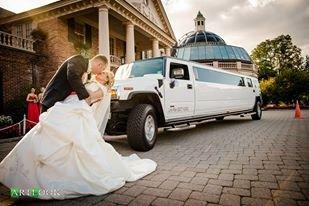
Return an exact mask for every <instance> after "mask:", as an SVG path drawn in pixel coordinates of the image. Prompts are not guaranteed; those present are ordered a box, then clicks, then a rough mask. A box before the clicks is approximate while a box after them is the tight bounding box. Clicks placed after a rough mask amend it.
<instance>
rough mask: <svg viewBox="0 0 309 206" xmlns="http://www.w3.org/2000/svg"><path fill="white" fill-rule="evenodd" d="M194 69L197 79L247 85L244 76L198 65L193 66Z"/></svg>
mask: <svg viewBox="0 0 309 206" xmlns="http://www.w3.org/2000/svg"><path fill="white" fill-rule="evenodd" d="M193 69H194V74H195V78H196V80H197V81H201V82H210V83H217V84H228V85H234V86H241V87H245V86H246V85H245V81H244V78H243V77H240V76H237V75H233V74H227V73H223V72H217V71H214V70H210V69H203V68H198V67H193Z"/></svg>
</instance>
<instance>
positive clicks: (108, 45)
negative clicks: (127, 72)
mask: <svg viewBox="0 0 309 206" xmlns="http://www.w3.org/2000/svg"><path fill="white" fill-rule="evenodd" d="M34 37H35V38H34ZM175 44H176V38H175V35H174V33H173V30H172V28H171V25H170V23H169V20H168V18H167V15H166V13H165V11H164V8H163V5H162V2H161V0H62V1H57V2H54V3H51V4H48V5H46V6H43V7H40V8H37V9H33V10H30V11H27V12H23V13H20V14H11V13H5V16H0V50H1V53H2V54H4V56H3V57H2V58H1V59H0V69H1V70H0V74H1V75H0V77H2V81H1V79H0V81H1V82H0V84H1V86H0V88H1V89H2V91H1V92H0V94H1V93H2V102H4V103H5V102H6V101H8V100H11V99H14V96H16V95H20V92H19V91H20V90H21V89H22V88H20V87H21V85H18V84H15V83H14V84H13V85H12V84H11V85H8V84H6V83H5V82H9V80H10V79H12V78H14V75H16V73H14V72H13V71H16V70H17V67H18V68H20V67H26V68H24V69H23V70H22V71H19V75H21V76H27V78H26V79H31V81H29V84H32V85H35V86H37V87H39V86H45V85H46V84H47V83H48V81H49V79H50V78H51V76H52V75H53V74H54V73H55V71H56V70H57V68H58V67H59V66H60V65H61V63H62V62H63V61H64V60H65V59H67V58H68V57H70V56H71V55H74V54H77V53H82V54H83V55H85V56H86V57H88V58H91V57H92V56H94V55H95V54H98V53H100V54H103V55H105V56H106V57H107V58H108V59H109V61H110V62H109V63H110V69H111V70H114V69H115V68H117V67H118V66H119V65H121V64H124V63H130V62H132V61H134V60H138V59H144V58H150V57H157V56H161V55H170V53H171V48H172V47H173V46H174V45H175ZM16 53H19V54H18V55H17V56H19V57H20V59H25V60H26V59H28V60H29V59H31V61H30V63H29V64H28V65H25V63H22V65H20V66H18V65H15V66H12V67H11V68H8V67H7V65H6V64H7V62H8V61H15V59H12V58H14V57H15V58H16ZM23 54H25V55H23ZM29 56H31V57H30V58H29ZM18 70H19V69H18ZM26 70H27V71H28V72H27V74H25V72H24V71H26ZM13 73H14V74H13ZM29 73H30V74H29ZM12 87H13V88H12ZM13 91H15V92H13ZM16 91H17V92H16Z"/></svg>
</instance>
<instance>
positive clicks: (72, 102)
mask: <svg viewBox="0 0 309 206" xmlns="http://www.w3.org/2000/svg"><path fill="white" fill-rule="evenodd" d="M98 87H100V88H102V89H103V90H104V94H105V95H104V98H103V100H101V101H100V102H98V103H95V104H94V105H93V106H92V107H89V106H88V104H87V103H86V102H85V101H84V100H81V101H80V100H78V97H77V96H76V95H70V96H68V97H67V98H66V99H65V100H64V101H63V102H57V103H56V104H55V106H53V107H52V108H50V109H49V110H48V111H47V112H45V113H43V114H42V115H41V116H40V122H39V123H38V124H37V125H36V126H35V127H34V128H32V129H31V130H30V131H29V132H28V133H27V134H26V135H25V136H24V137H23V138H22V139H21V140H20V141H19V143H18V144H17V145H16V146H15V147H14V149H13V150H12V151H11V152H10V153H9V154H8V155H7V156H6V157H5V158H4V159H3V160H2V162H1V163H0V182H1V183H3V184H4V185H6V186H7V187H9V188H12V187H17V188H20V189H22V190H23V191H26V192H25V193H26V195H27V191H29V190H31V189H33V188H39V189H40V196H39V198H40V199H66V198H74V197H79V196H83V195H89V194H92V195H102V194H106V193H109V192H111V191H114V190H116V189H118V188H120V187H122V186H123V185H124V184H125V182H126V181H135V180H137V179H139V178H142V177H143V176H145V175H147V174H149V173H151V172H153V171H154V170H155V169H156V166H157V164H156V163H155V162H154V161H152V160H150V159H140V158H139V157H138V156H137V155H136V154H132V155H131V156H128V157H122V156H121V155H120V154H119V153H117V152H116V151H115V149H114V148H113V147H112V146H111V145H110V144H109V143H106V142H105V141H104V140H103V139H102V135H101V133H102V132H103V133H104V128H105V125H106V122H107V118H108V111H109V104H110V102H109V101H110V96H108V95H109V94H107V92H106V88H105V87H104V86H102V85H100V86H99V84H98V83H92V84H90V85H88V86H87V89H89V90H96V88H98ZM101 112H102V113H101ZM98 127H99V129H100V131H101V133H100V131H99V129H98ZM28 195H29V194H28ZM30 195H31V194H30Z"/></svg>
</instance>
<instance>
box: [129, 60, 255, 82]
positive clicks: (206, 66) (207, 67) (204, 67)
mask: <svg viewBox="0 0 309 206" xmlns="http://www.w3.org/2000/svg"><path fill="white" fill-rule="evenodd" d="M153 59H175V60H177V61H182V62H186V63H190V64H192V65H194V66H197V67H200V68H203V69H211V70H214V71H218V72H222V73H227V74H233V75H237V76H241V77H248V78H253V79H256V77H253V76H248V75H244V74H238V73H234V72H229V71H226V70H223V69H218V68H215V67H212V66H209V65H205V64H201V63H198V62H194V61H189V60H184V59H180V58H176V57H171V56H161V57H153V58H149V59H141V60H136V61H134V62H143V61H149V60H153ZM134 62H133V63H134Z"/></svg>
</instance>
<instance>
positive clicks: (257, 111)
mask: <svg viewBox="0 0 309 206" xmlns="http://www.w3.org/2000/svg"><path fill="white" fill-rule="evenodd" d="M254 112H255V113H254V114H253V115H251V118H252V119H253V120H260V119H261V118H262V108H261V103H260V102H259V101H257V102H256V104H255V107H254Z"/></svg>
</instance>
